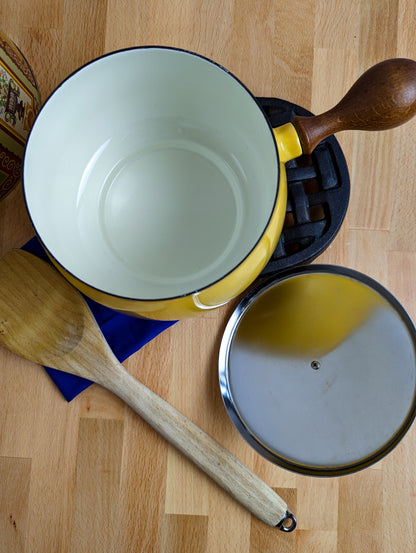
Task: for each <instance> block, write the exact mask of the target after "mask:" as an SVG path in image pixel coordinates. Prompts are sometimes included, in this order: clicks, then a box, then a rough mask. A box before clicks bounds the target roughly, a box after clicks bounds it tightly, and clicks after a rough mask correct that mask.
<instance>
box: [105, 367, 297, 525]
mask: <svg viewBox="0 0 416 553" xmlns="http://www.w3.org/2000/svg"><path fill="white" fill-rule="evenodd" d="M112 372H113V371H112ZM106 373H107V375H109V372H108V371H106ZM102 385H104V386H105V387H106V388H108V389H109V390H111V391H112V392H113V393H115V394H116V395H117V396H119V397H120V398H121V399H123V400H124V401H125V402H126V403H127V404H128V405H129V406H130V407H131V408H132V409H133V410H134V411H136V413H138V414H139V415H140V416H141V417H142V418H143V419H144V420H145V421H146V422H148V423H149V424H150V425H151V426H152V427H153V428H154V429H155V430H156V431H157V432H159V434H161V435H162V436H163V437H164V438H166V440H168V441H169V442H170V443H171V444H172V445H173V446H175V447H176V448H177V449H178V450H179V451H180V452H182V453H183V454H184V455H185V456H186V457H188V458H189V459H190V460H191V461H193V462H194V463H195V464H196V465H197V466H198V467H199V468H200V469H202V470H203V471H204V472H205V473H206V474H207V475H208V476H210V477H211V478H212V479H213V480H214V481H215V482H216V483H217V484H219V485H220V486H221V487H222V488H223V489H224V490H225V491H227V492H228V493H229V494H230V495H231V496H232V497H234V499H236V500H237V501H239V502H240V503H241V504H242V505H244V506H245V507H246V508H247V509H248V510H249V511H250V512H251V513H253V514H254V515H255V516H257V517H258V518H259V519H260V520H262V521H263V522H265V523H266V524H268V525H270V526H278V527H279V528H280V529H281V530H283V531H285V532H289V531H291V530H293V529H294V528H295V526H296V519H295V518H294V516H293V515H292V513H290V511H288V508H287V505H286V503H285V502H284V501H283V499H282V498H281V497H280V496H279V495H278V494H277V493H276V492H275V491H274V490H272V489H271V488H270V487H269V486H268V485H267V484H266V483H265V482H263V480H261V479H260V478H259V477H258V476H257V475H256V474H254V473H253V472H252V471H251V470H250V469H249V468H248V467H246V466H245V465H244V464H243V463H242V462H241V461H240V460H239V459H237V458H236V457H235V456H234V455H232V454H231V453H230V452H229V451H228V450H227V449H226V448H224V447H223V446H222V445H221V444H219V443H218V442H217V441H216V440H214V439H213V438H211V437H210V436H209V435H208V434H206V433H205V432H204V431H203V430H201V429H200V428H199V427H198V426H196V425H195V424H194V423H192V422H191V421H190V420H189V419H187V418H186V417H185V416H183V415H182V414H181V413H179V412H178V411H177V410H176V409H175V408H174V407H172V406H171V405H170V404H169V403H167V402H166V401H164V400H163V399H162V398H160V397H159V396H158V395H156V394H155V393H154V392H152V391H151V390H149V389H148V388H147V387H146V386H144V385H143V384H142V383H140V382H139V381H137V380H136V379H135V378H134V377H133V376H132V375H130V373H128V372H127V371H126V370H125V369H124V367H123V366H122V365H119V366H118V367H117V368H116V374H114V375H112V377H110V378H109V379H108V381H106V382H102Z"/></svg>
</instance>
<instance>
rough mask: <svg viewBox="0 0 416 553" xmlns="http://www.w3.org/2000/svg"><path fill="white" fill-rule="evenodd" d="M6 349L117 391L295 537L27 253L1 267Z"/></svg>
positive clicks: (267, 496)
mask: <svg viewBox="0 0 416 553" xmlns="http://www.w3.org/2000/svg"><path fill="white" fill-rule="evenodd" d="M0 282H1V292H0V344H1V345H3V346H4V347H6V348H7V349H9V350H10V351H12V352H14V353H16V354H17V355H20V356H21V357H24V358H26V359H28V360H29V361H33V362H35V363H39V364H41V365H46V366H48V367H52V368H55V369H58V370H60V371H65V372H68V373H72V374H76V375H78V376H81V377H84V378H87V379H89V380H92V381H94V382H96V383H98V384H101V386H104V387H105V388H107V389H108V390H111V391H112V392H114V394H116V395H117V396H119V397H120V398H121V399H122V400H123V401H125V402H126V403H127V404H128V405H129V406H130V407H131V408H132V409H134V411H136V412H137V413H138V414H139V415H140V416H141V417H143V419H145V420H146V421H147V422H148V423H149V424H150V425H151V426H152V427H153V428H154V429H155V430H157V431H158V432H159V433H160V434H161V435H162V436H164V437H165V438H166V439H167V440H168V441H169V442H170V443H171V444H172V445H174V446H175V447H176V448H177V449H178V450H179V451H181V452H182V453H183V454H184V455H186V456H187V457H188V458H189V459H191V460H192V461H193V462H194V463H195V464H196V465H197V466H198V467H200V468H201V469H202V470H203V471H205V472H206V473H207V474H208V476H210V477H211V478H212V479H213V480H214V481H215V482H216V483H217V484H219V485H220V486H221V487H222V488H224V490H226V491H227V492H228V493H229V494H231V495H232V496H233V497H234V498H235V499H236V500H237V501H239V502H240V503H242V504H243V505H244V506H245V507H246V508H247V509H248V510H249V511H251V512H252V513H253V514H254V515H256V516H257V517H258V518H259V519H261V520H262V521H263V522H265V523H267V524H269V525H270V526H278V527H279V528H280V529H281V530H283V531H286V532H288V531H291V530H293V529H294V528H295V526H296V520H295V518H294V516H293V515H292V513H290V511H288V509H287V505H286V503H285V502H284V501H283V500H282V499H281V498H280V497H279V496H278V495H277V494H276V493H275V492H274V491H273V490H272V489H271V488H270V487H269V486H267V484H265V483H264V482H263V481H262V480H261V479H260V478H259V477H258V476H256V475H255V474H254V473H253V472H252V471H251V470H250V469H248V468H247V467H246V466H245V465H244V464H243V463H241V461H239V460H238V459H237V458H236V457H234V456H233V455H232V454H231V453H230V452H229V451H227V450H226V449H225V448H224V447H223V446H221V445H220V444H219V443H218V442H216V441H215V440H214V439H213V438H211V437H210V436H208V435H207V434H206V433H205V432H203V431H202V430H201V429H200V428H198V427H197V426H196V425H195V424H193V423H192V422H191V421H190V420H188V419H187V418H186V417H184V416H183V415H181V414H180V413H179V412H178V411H176V409H174V408H173V407H172V406H171V405H169V404H168V403H166V402H165V401H164V400H163V399H161V398H160V397H159V396H157V395H156V394H155V393H153V392H152V391H150V390H149V389H148V388H146V386H144V385H143V384H141V383H140V382H138V381H137V380H136V379H135V378H133V376H131V375H130V374H129V373H128V372H127V371H126V369H125V368H124V367H123V366H122V365H121V364H120V363H119V362H118V360H117V359H116V358H115V356H114V355H113V353H112V351H111V349H110V347H109V345H108V344H107V342H106V340H105V338H104V336H103V335H102V333H101V330H100V328H99V327H98V325H97V323H96V321H95V319H94V317H93V315H92V313H91V311H90V310H89V308H88V306H87V304H86V303H85V301H84V299H83V298H82V296H81V294H80V293H79V292H78V291H77V290H76V289H75V288H74V287H73V286H72V285H71V284H69V283H68V282H67V281H66V280H65V279H64V278H63V277H62V276H61V275H60V274H59V273H58V272H57V271H56V270H55V269H54V268H53V267H52V266H51V265H49V264H48V263H46V262H45V261H43V260H41V259H39V258H38V257H35V256H34V255H32V254H30V253H27V252H25V251H22V250H13V251H10V252H8V253H7V254H6V255H5V256H4V257H3V258H2V259H0Z"/></svg>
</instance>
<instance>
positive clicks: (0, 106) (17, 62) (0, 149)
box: [0, 30, 40, 199]
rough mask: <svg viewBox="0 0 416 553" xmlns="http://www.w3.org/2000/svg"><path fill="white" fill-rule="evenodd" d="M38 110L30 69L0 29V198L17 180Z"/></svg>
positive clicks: (19, 177)
mask: <svg viewBox="0 0 416 553" xmlns="http://www.w3.org/2000/svg"><path fill="white" fill-rule="evenodd" d="M39 109H40V95H39V91H38V87H37V84H36V80H35V77H34V75H33V73H32V70H31V68H30V66H29V64H28V62H27V61H26V59H25V57H24V56H23V54H22V53H21V52H20V50H19V49H18V48H17V46H16V45H15V44H14V43H13V42H12V41H11V40H10V39H9V38H8V37H7V36H6V35H5V34H4V33H3V32H2V31H1V30H0V199H2V198H4V196H6V194H8V193H9V192H10V191H11V190H12V189H13V187H14V186H15V185H16V184H17V183H18V182H19V181H20V179H21V174H22V160H23V154H24V150H25V145H26V140H27V137H28V135H29V131H30V128H31V126H32V124H33V122H34V120H35V117H36V114H37V113H38V111H39Z"/></svg>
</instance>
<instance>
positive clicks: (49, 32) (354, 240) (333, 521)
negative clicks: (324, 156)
mask: <svg viewBox="0 0 416 553" xmlns="http://www.w3.org/2000/svg"><path fill="white" fill-rule="evenodd" d="M0 15H1V26H2V28H3V29H4V30H5V31H6V32H7V33H8V34H9V36H11V38H12V39H13V40H14V41H15V42H16V43H17V44H18V45H19V47H20V48H21V49H22V51H23V52H24V54H25V56H26V57H27V59H28V60H29V62H30V64H31V66H32V68H33V70H34V72H35V75H36V78H37V80H38V84H39V87H40V91H41V95H42V99H43V100H45V99H46V98H47V97H48V95H49V94H50V93H51V92H52V90H53V89H54V88H55V87H56V86H57V85H58V84H59V82H60V81H61V80H62V79H63V78H65V77H66V76H67V75H68V74H69V73H70V72H71V71H73V70H74V69H75V68H76V67H77V66H78V65H79V64H80V63H83V62H85V61H88V60H90V59H92V58H93V57H94V56H97V55H99V54H102V53H104V52H109V51H111V50H114V49H117V48H124V47H127V46H132V45H144V44H160V45H171V46H178V47H181V48H189V49H191V50H193V51H196V52H199V53H201V54H203V55H207V56H209V57H211V58H213V59H214V60H215V61H217V62H219V63H221V64H223V65H225V66H226V67H227V68H229V69H230V70H231V71H233V72H234V73H235V74H236V75H237V76H238V77H239V78H241V79H242V80H243V82H244V83H245V84H246V85H247V86H248V87H249V88H250V89H251V90H252V92H253V93H254V94H256V95H265V96H267V95H270V96H272V95H274V96H276V97H280V98H283V99H286V100H289V101H292V102H295V103H298V104H300V105H302V106H303V107H305V108H306V109H309V110H311V111H313V112H315V113H319V112H320V111H324V110H326V109H328V108H330V107H332V106H333V105H334V104H335V103H336V102H337V101H338V100H339V99H340V97H341V95H342V94H344V93H345V92H346V90H347V89H348V88H349V87H350V86H351V84H352V83H353V81H354V80H355V79H356V78H357V77H358V76H359V75H360V74H361V73H362V72H363V71H364V70H366V69H367V68H368V67H370V66H371V65H373V64H374V63H377V62H379V61H381V60H383V59H385V58H388V57H397V56H400V57H409V58H412V59H416V39H415V34H414V21H415V18H416V4H415V2H414V1H413V0H350V1H349V2H345V1H343V0H294V1H293V2H282V1H279V0H262V1H261V2H255V1H254V0H253V1H252V0H226V1H224V0H210V1H209V2H207V1H205V2H204V1H202V0H184V1H182V0H181V1H179V0H153V1H152V2H137V0H123V1H121V0H107V1H106V2H102V1H99V0H84V1H83V2H80V1H78V0H77V1H75V2H70V1H68V0H31V1H28V0H3V1H2V2H1V5H0ZM109 82H110V79H109ZM91 109H94V108H93V106H92V107H91ZM338 140H339V142H340V144H341V146H342V148H343V151H344V154H345V156H346V159H347V162H348V166H349V171H350V178H351V199H350V204H349V209H348V213H347V216H346V218H345V221H344V224H343V227H342V229H341V231H340V233H339V234H338V236H337V237H336V239H335V240H334V242H333V243H332V244H331V246H330V247H329V248H328V249H327V250H326V251H325V252H324V253H323V254H322V255H321V256H320V257H319V258H318V260H317V261H319V262H328V263H334V264H338V265H345V266H349V267H352V268H354V269H357V270H359V271H362V272H364V273H367V274H368V275H369V276H372V277H373V278H376V279H377V280H379V281H380V282H381V284H383V285H385V286H386V287H387V288H389V290H391V291H392V292H393V293H394V294H395V295H396V296H397V298H398V299H399V300H400V301H401V302H402V303H403V305H404V307H405V308H406V309H407V310H408V312H409V314H410V315H411V316H412V317H413V318H416V292H415V286H414V282H415V275H416V222H415V213H416V194H415V191H416V190H415V189H416V183H415V175H416V156H415V151H416V121H415V120H412V121H411V122H409V123H407V124H406V125H405V126H404V127H399V128H397V129H393V130H389V131H385V132H383V133H382V134H379V135H377V134H376V133H359V132H358V131H352V132H345V133H340V135H339V136H338ZM32 235H33V230H32V228H31V225H30V221H29V220H28V217H27V215H26V212H25V207H24V201H23V196H22V191H21V188H17V189H15V190H14V191H13V192H12V193H11V194H10V195H9V196H8V197H7V198H6V199H5V200H3V201H2V202H1V203H0V254H3V253H5V252H6V251H8V250H9V249H11V248H13V247H20V246H21V245H22V244H23V243H24V242H25V241H26V240H28V239H29V238H30V237H31V236H32ZM231 310H232V306H225V307H224V308H221V309H220V310H218V311H216V312H215V313H214V312H213V313H209V314H207V315H204V316H202V317H200V318H198V319H193V320H189V321H182V322H180V323H178V324H177V325H174V326H173V327H171V328H170V329H168V330H167V331H165V332H164V333H163V334H162V335H160V336H159V337H158V338H156V339H155V340H154V341H153V342H152V343H150V344H148V345H146V346H145V347H144V348H143V349H142V350H141V351H139V352H138V353H137V354H135V355H134V356H132V357H131V358H130V359H129V360H128V361H127V362H126V363H125V366H126V368H127V369H128V370H129V372H131V373H132V374H133V375H134V376H136V377H137V378H139V379H140V380H141V381H142V382H143V383H144V384H146V385H147V386H148V387H149V388H151V389H152V390H154V391H155V392H156V393H158V394H159V395H161V396H162V397H163V398H165V399H166V400H168V401H169V402H170V403H172V404H173V405H174V406H175V407H177V408H178V409H179V410H180V411H182V412H183V413H184V414H185V415H186V416H188V417H189V418H190V419H191V420H193V421H194V422H195V423H196V424H198V425H199V426H201V427H202V428H203V429H204V430H206V431H207V432H208V433H209V434H211V435H213V436H214V437H215V438H216V439H217V440H218V441H219V442H220V443H222V444H223V445H224V446H226V447H227V448H228V449H229V450H230V451H232V452H233V453H234V454H236V455H237V456H238V457H239V458H240V459H241V460H243V461H244V462H245V463H246V464H248V465H249V466H250V467H251V468H252V469H253V470H254V471H255V472H256V473H257V474H258V475H259V476H260V477H261V478H263V479H264V480H265V481H266V482H267V483H268V484H269V485H270V486H272V487H273V488H274V489H275V490H276V491H278V493H279V494H280V495H281V496H282V497H283V498H284V499H285V501H287V502H288V503H289V504H290V506H291V507H292V508H293V510H294V512H295V513H296V515H297V517H298V524H299V526H298V528H297V530H296V531H295V532H294V533H293V534H291V535H287V536H286V535H284V534H282V533H281V532H279V531H277V530H273V529H270V528H268V527H267V526H265V525H262V523H260V522H258V521H257V520H255V519H254V518H252V517H251V516H250V514H248V513H247V511H246V510H245V509H243V508H242V507H241V506H240V505H239V504H237V503H236V502H234V501H232V500H230V498H229V497H228V495H227V494H225V493H224V492H223V491H222V490H220V489H219V488H218V487H217V486H215V485H214V484H212V483H211V482H210V481H209V480H208V479H207V478H206V477H205V476H204V475H202V476H199V473H198V472H197V471H196V470H195V469H194V467H193V466H192V465H191V464H190V463H188V462H187V461H183V460H180V459H179V457H178V456H177V454H176V452H174V450H173V449H172V448H171V446H169V445H167V443H166V442H165V441H164V440H163V439H162V438H160V437H159V436H158V435H157V434H156V433H155V432H154V431H153V430H152V429H151V428H150V427H149V426H148V425H147V424H146V423H144V422H143V421H141V420H140V418H138V417H137V416H136V415H135V414H134V413H133V412H132V411H131V410H130V409H129V408H127V407H126V406H125V405H124V404H123V403H122V402H121V401H120V400H119V399H118V398H116V397H115V396H113V395H111V394H110V393H109V392H106V391H105V390H102V389H100V388H99V387H98V386H92V387H91V388H90V389H88V390H86V391H85V392H83V394H81V396H79V397H78V398H76V399H75V400H74V401H72V402H71V403H70V404H67V403H66V402H65V401H64V400H63V399H62V397H61V396H60V394H59V392H58V391H57V390H56V388H55V387H54V385H53V384H52V383H51V382H50V380H49V378H48V377H47V376H46V374H45V373H44V371H43V370H42V369H40V368H38V367H37V366H36V365H34V364H31V363H29V362H26V361H22V360H20V359H18V358H16V357H14V356H13V355H11V354H9V353H7V352H5V351H3V350H2V351H1V352H0V380H1V383H2V385H1V388H0V553H17V552H19V553H20V552H24V553H45V552H54V553H66V552H68V551H71V553H84V552H87V551H88V552H89V551H94V547H95V548H97V547H98V545H99V544H106V547H107V545H108V551H111V547H112V546H111V544H112V543H113V544H114V543H115V544H116V545H115V546H113V550H114V551H117V553H127V552H128V553H133V552H135V553H137V552H140V553H141V552H143V553H153V552H154V553H159V552H164V553H165V552H169V553H172V552H176V551H183V552H185V551H186V552H187V553H188V552H189V553H194V552H195V553H197V552H198V553H200V552H204V553H205V552H206V553H214V552H215V553H234V552H235V553H237V552H238V553H253V552H254V551H256V552H257V551H262V552H264V551H282V552H286V551H287V552H295V553H312V552H315V551H316V552H319V553H344V552H347V551H348V552H352V551H365V552H366V553H387V552H390V551H400V553H413V552H414V551H415V549H416V541H415V540H416V538H415V527H416V430H415V427H414V426H413V427H412V428H411V429H410V431H409V433H408V434H407V436H406V437H405V438H404V440H403V441H402V442H401V443H400V444H399V445H398V446H397V447H396V449H395V450H394V451H393V452H392V453H391V454H389V455H388V456H387V457H386V458H385V459H383V460H382V461H381V462H380V463H378V464H377V465H375V466H374V467H371V468H370V469H366V470H364V471H363V472H361V473H358V474H356V475H351V476H346V477H342V478H332V479H329V480H322V479H313V478H309V477H306V476H297V475H295V474H292V473H289V472H287V471H284V470H281V469H279V468H277V467H275V466H274V465H272V464H271V463H269V462H267V461H265V460H264V459H262V458H261V457H259V456H258V455H257V454H256V453H255V452H253V451H252V450H251V448H249V446H247V445H246V443H245V442H244V441H243V440H242V439H241V438H240V436H239V435H238V434H237V432H236V431H235V429H234V427H233V426H232V424H231V422H230V421H229V419H228V417H227V415H226V413H225V410H224V408H223V406H222V401H221V398H220V394H219V389H218V384H217V367H216V357H217V353H218V347H219V340H220V337H221V333H222V331H223V329H224V326H225V321H226V319H227V316H228V315H229V313H230V312H231ZM90 441H91V450H89V448H88V443H89V442H90ZM100 463H101V464H100ZM99 467H101V468H104V472H102V473H99V470H100V469H99ZM94 468H95V469H96V470H97V471H98V472H97V475H96V476H97V478H96V479H93V481H92V482H90V483H89V484H88V485H87V483H88V482H89V475H90V474H91V475H92V474H93V469H94ZM107 470H109V471H110V472H106V471H107ZM17 482H19V485H17ZM84 482H85V483H86V485H85V486H84V485H82V486H81V485H80V484H81V483H84ZM114 495H115V496H116V499H114ZM93 498H97V501H99V502H100V505H99V508H98V510H97V515H96V516H97V518H96V519H95V520H94V521H93V522H92V526H91V533H90V535H88V536H85V532H86V528H85V526H84V522H85V521H84V520H83V519H82V513H83V510H82V509H83V505H87V504H92V502H93ZM109 513H113V514H114V520H113V521H112V523H111V524H109V525H104V524H103V525H101V524H100V521H104V520H108V516H109V515H108V514H109ZM11 515H12V518H10V516H11ZM13 521H14V522H15V523H16V528H17V530H18V531H17V532H16V531H15V527H14V525H13ZM114 536H115V537H114ZM81 538H82V539H81ZM91 544H93V545H91ZM94 544H95V545H94ZM114 547H115V549H114ZM97 550H98V549H97ZM101 550H104V549H103V548H102V549H101Z"/></svg>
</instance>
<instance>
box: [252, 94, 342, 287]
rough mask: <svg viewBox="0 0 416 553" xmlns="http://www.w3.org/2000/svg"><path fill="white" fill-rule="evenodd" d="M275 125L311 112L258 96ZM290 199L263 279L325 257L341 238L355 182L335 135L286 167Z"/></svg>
mask: <svg viewBox="0 0 416 553" xmlns="http://www.w3.org/2000/svg"><path fill="white" fill-rule="evenodd" d="M257 100H258V102H259V103H260V105H261V106H262V108H263V110H264V112H265V113H266V115H267V117H268V118H269V120H270V123H271V125H272V126H273V127H279V126H281V125H284V124H285V123H288V122H290V121H291V120H292V119H293V117H294V116H295V115H312V114H311V113H310V112H309V111H307V110H306V109H304V108H302V107H300V106H297V105H296V104H292V103H290V102H287V101H285V100H280V99H278V98H257ZM286 173H287V185H288V201H287V207H286V219H285V223H284V228H283V231H282V234H281V237H280V240H279V243H278V245H277V248H276V250H275V252H274V254H273V255H272V257H271V259H270V261H269V263H268V264H267V266H266V267H265V269H264V270H263V272H262V273H261V276H262V277H263V276H268V275H271V274H274V273H276V272H278V271H281V270H282V269H288V268H290V267H294V266H296V265H300V264H302V263H307V262H310V261H312V260H313V259H315V258H316V257H317V256H318V255H319V254H321V253H322V252H323V251H324V250H325V249H326V248H327V247H328V246H329V244H330V243H331V242H332V240H333V239H334V238H335V235H336V234H337V232H338V230H339V228H340V226H341V223H342V221H343V220H344V216H345V213H346V211H347V207H348V201H349V195H350V179H349V173H348V167H347V163H346V161H345V157H344V154H343V152H342V150H341V147H340V145H339V143H338V141H337V140H336V138H335V137H334V136H330V137H328V138H326V139H325V140H324V141H322V142H321V143H320V144H319V145H318V146H317V147H316V148H315V150H314V152H313V153H312V155H310V156H309V155H303V156H301V157H299V158H297V159H293V160H291V161H289V162H287V163H286Z"/></svg>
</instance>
